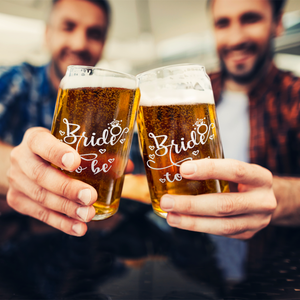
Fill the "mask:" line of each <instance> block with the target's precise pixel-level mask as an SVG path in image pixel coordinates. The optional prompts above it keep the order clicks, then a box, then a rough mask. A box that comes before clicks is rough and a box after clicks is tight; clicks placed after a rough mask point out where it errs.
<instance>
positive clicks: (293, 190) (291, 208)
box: [271, 176, 300, 226]
mask: <svg viewBox="0 0 300 300" xmlns="http://www.w3.org/2000/svg"><path fill="white" fill-rule="evenodd" d="M273 190H274V194H275V197H276V200H277V208H276V210H275V211H274V213H273V216H272V220H271V223H272V224H273V225H281V226H299V225H300V178H295V177H277V176H275V177H274V181H273Z"/></svg>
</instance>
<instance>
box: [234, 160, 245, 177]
mask: <svg viewBox="0 0 300 300" xmlns="http://www.w3.org/2000/svg"><path fill="white" fill-rule="evenodd" d="M233 168H234V174H235V177H236V178H237V179H241V178H244V177H245V175H246V172H247V171H246V168H245V166H244V165H243V164H241V163H240V162H235V163H234V165H233Z"/></svg>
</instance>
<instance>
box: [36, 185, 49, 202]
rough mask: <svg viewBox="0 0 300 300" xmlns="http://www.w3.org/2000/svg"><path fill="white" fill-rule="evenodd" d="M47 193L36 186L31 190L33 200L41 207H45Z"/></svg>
mask: <svg viewBox="0 0 300 300" xmlns="http://www.w3.org/2000/svg"><path fill="white" fill-rule="evenodd" d="M46 195H47V192H46V190H45V189H43V188H42V187H40V186H38V187H36V188H34V190H33V199H35V201H37V202H39V203H40V204H42V205H45V202H46Z"/></svg>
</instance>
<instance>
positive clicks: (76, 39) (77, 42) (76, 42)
mask: <svg viewBox="0 0 300 300" xmlns="http://www.w3.org/2000/svg"><path fill="white" fill-rule="evenodd" d="M68 42H69V47H70V48H71V49H72V51H74V52H82V51H85V50H86V49H87V47H88V39H87V36H86V32H85V31H84V30H82V29H80V28H78V29H76V30H75V31H74V32H73V34H72V35H71V37H70V39H69V41H68Z"/></svg>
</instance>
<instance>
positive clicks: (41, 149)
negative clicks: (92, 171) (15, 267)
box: [0, 0, 110, 235]
mask: <svg viewBox="0 0 300 300" xmlns="http://www.w3.org/2000/svg"><path fill="white" fill-rule="evenodd" d="M109 22H110V7H109V4H108V3H107V1H106V0H76V1H74V0H53V7H52V10H51V12H50V15H49V19H48V24H47V28H46V34H45V36H46V43H47V46H48V48H49V50H50V54H51V61H50V63H49V64H47V65H46V66H41V67H35V66H32V65H30V64H27V63H24V64H22V65H20V66H14V67H9V68H6V67H2V68H0V95H1V96H0V155H1V164H0V175H1V176H0V192H1V194H2V195H5V194H6V193H7V202H8V204H9V205H10V206H11V207H12V208H14V209H15V210H17V211H19V212H21V213H23V214H27V215H30V216H32V217H35V218H37V219H40V220H42V221H44V222H46V223H48V224H50V225H52V226H53V227H56V228H58V229H61V230H63V231H65V232H67V233H70V234H73V235H83V234H84V233H85V231H86V230H87V227H86V224H85V222H87V221H90V220H91V219H92V218H93V216H94V214H95V210H94V208H93V206H92V204H93V203H94V202H95V201H96V198H97V192H96V190H95V189H94V188H93V187H91V186H90V185H87V184H85V183H83V182H78V181H75V180H66V178H65V176H62V173H61V172H59V171H58V170H55V169H54V168H52V167H50V164H49V162H51V163H54V164H55V165H57V166H60V167H61V168H64V169H67V170H75V169H76V168H77V167H78V166H79V164H80V157H79V155H78V153H77V152H76V151H75V150H74V149H72V148H71V147H69V146H67V145H65V144H63V143H60V142H59V141H58V140H56V139H55V138H54V137H53V136H52V135H51V133H50V131H49V129H50V127H51V123H52V116H53V112H54V107H55V102H56V96H57V90H58V87H59V83H60V80H61V78H62V77H63V76H64V74H65V72H66V70H67V66H68V65H88V66H94V65H95V64H96V63H97V62H98V61H99V59H100V58H101V55H102V51H103V47H104V43H105V39H106V34H107V30H108V26H109ZM17 145H18V146H17ZM15 146H17V147H15ZM8 170H9V171H8ZM6 174H7V175H8V176H6ZM8 181H10V185H9V184H8Z"/></svg>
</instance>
